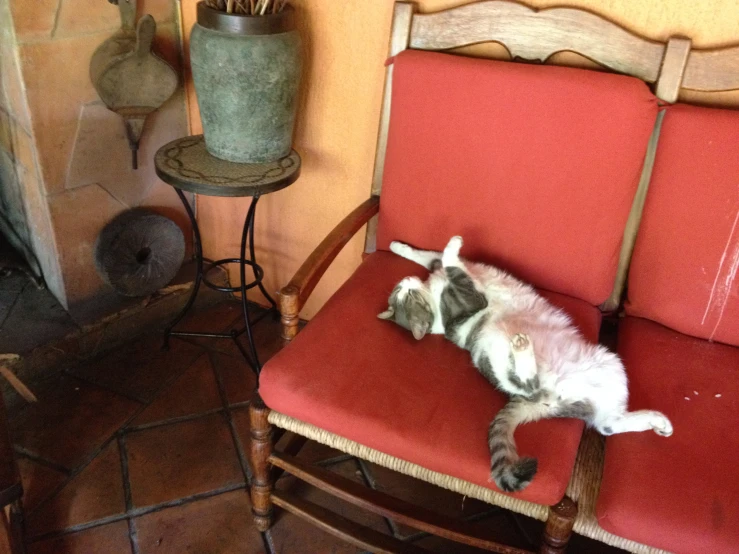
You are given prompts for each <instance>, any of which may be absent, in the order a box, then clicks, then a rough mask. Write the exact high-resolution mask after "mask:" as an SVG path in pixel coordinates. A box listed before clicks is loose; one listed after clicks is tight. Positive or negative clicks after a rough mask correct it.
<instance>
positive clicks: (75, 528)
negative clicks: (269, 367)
mask: <svg viewBox="0 0 739 554" xmlns="http://www.w3.org/2000/svg"><path fill="white" fill-rule="evenodd" d="M240 489H241V490H244V489H245V485H244V484H243V483H239V484H236V485H226V486H225V487H221V488H220V489H214V490H211V491H207V492H200V493H197V494H193V495H191V496H186V497H184V498H177V499H175V500H168V501H166V502H162V503H160V504H153V505H151V506H144V507H141V508H132V509H131V510H130V511H129V512H127V513H123V514H117V515H114V516H108V517H104V518H101V519H96V520H94V521H88V522H85V523H80V524H77V525H72V526H71V527H67V528H66V529H61V530H59V531H49V532H47V533H42V534H40V535H36V536H35V537H31V538H30V539H29V540H28V542H29V543H35V542H40V541H45V540H48V539H55V538H57V537H61V536H63V535H70V534H72V533H77V532H80V531H86V530H88V529H92V528H94V527H100V526H102V525H107V524H109V523H116V522H118V521H123V520H126V519H133V518H137V517H141V516H145V515H148V514H152V513H155V512H160V511H162V510H166V509H167V508H176V507H177V506H185V505H187V504H192V503H193V502H197V501H199V500H206V499H208V498H212V497H214V496H219V495H221V494H226V493H229V492H233V491H236V490H240Z"/></svg>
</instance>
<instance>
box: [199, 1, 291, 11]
mask: <svg viewBox="0 0 739 554" xmlns="http://www.w3.org/2000/svg"><path fill="white" fill-rule="evenodd" d="M205 5H206V6H208V7H209V8H213V9H214V10H219V11H222V12H226V13H237V14H240V15H268V14H271V13H279V12H281V11H282V10H284V9H285V6H286V5H287V0H205Z"/></svg>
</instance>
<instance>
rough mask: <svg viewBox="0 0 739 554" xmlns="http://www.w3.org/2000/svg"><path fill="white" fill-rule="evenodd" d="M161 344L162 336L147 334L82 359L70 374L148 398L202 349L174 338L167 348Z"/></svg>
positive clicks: (144, 398) (150, 398)
mask: <svg viewBox="0 0 739 554" xmlns="http://www.w3.org/2000/svg"><path fill="white" fill-rule="evenodd" d="M161 347H162V335H161V334H160V333H159V332H156V333H154V334H148V335H147V336H145V337H142V338H140V339H138V340H136V341H135V342H133V343H130V344H127V345H125V346H122V347H121V348H119V349H117V350H114V351H113V352H110V353H107V354H105V355H103V356H101V357H99V358H95V359H93V360H90V361H87V362H85V363H84V364H82V365H80V366H78V367H76V368H74V369H73V370H72V371H71V373H72V374H74V375H78V376H80V377H81V378H84V379H87V380H89V381H92V382H94V383H99V384H100V385H103V386H106V387H109V388H111V389H112V390H115V391H120V392H121V393H123V394H127V395H129V396H131V397H133V398H137V399H140V400H142V401H150V400H152V399H153V398H154V396H155V395H156V393H157V391H159V389H160V388H161V387H162V386H163V385H164V384H165V383H166V382H167V381H169V380H171V379H173V378H175V376H177V375H179V374H180V373H181V372H182V371H183V370H184V369H185V368H186V367H188V366H189V365H190V364H192V363H193V362H194V361H195V359H196V358H197V357H198V356H200V355H202V354H203V352H204V351H203V349H202V348H201V347H199V346H196V345H194V344H191V343H189V342H185V341H181V340H176V339H172V340H171V341H170V348H169V350H162V348H161Z"/></svg>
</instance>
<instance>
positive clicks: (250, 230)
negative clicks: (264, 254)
mask: <svg viewBox="0 0 739 554" xmlns="http://www.w3.org/2000/svg"><path fill="white" fill-rule="evenodd" d="M258 201H259V196H258V195H256V196H254V197H253V198H252V200H251V205H250V206H249V211H247V212H246V219H245V220H244V229H243V230H242V232H241V260H240V262H239V278H240V279H241V307H242V308H243V310H244V325H246V336H247V338H248V340H249V349H250V350H251V362H252V368H253V369H254V371H255V372H256V374H257V377H258V376H259V373H260V372H261V370H262V364H260V363H259V356H258V355H257V347H256V345H255V344H254V334H253V333H252V330H251V320H250V319H249V302H248V300H247V298H246V265H247V264H246V241H247V238H248V237H251V241H250V245H249V247H250V250H249V252H250V255H251V256H252V259H251V260H250V261H251V263H252V264H254V265H253V266H252V267H253V268H254V278H255V279H256V280H257V281H258V282H259V288H260V289H262V283H261V275H259V272H260V271H261V269H260V268H259V266H258V265H257V264H256V262H255V261H254V214H255V213H256V209H257V202H258ZM262 290H264V289H262ZM234 341H236V345H237V346H238V347H239V349H240V350H241V351H242V353H244V349H243V347H242V346H241V343H240V342H239V340H238V338H236V336H234ZM247 359H249V358H248V357H247Z"/></svg>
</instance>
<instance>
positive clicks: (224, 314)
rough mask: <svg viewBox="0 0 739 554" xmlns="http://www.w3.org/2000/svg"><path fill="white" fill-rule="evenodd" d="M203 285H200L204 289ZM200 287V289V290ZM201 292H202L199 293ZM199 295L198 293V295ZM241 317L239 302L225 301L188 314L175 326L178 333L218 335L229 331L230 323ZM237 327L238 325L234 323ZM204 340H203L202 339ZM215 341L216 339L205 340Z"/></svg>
mask: <svg viewBox="0 0 739 554" xmlns="http://www.w3.org/2000/svg"><path fill="white" fill-rule="evenodd" d="M204 286H205V285H202V287H204ZM202 287H201V288H202ZM201 292H202V291H201ZM198 294H200V293H198ZM240 317H243V315H242V311H241V302H237V301H234V300H227V301H225V302H220V303H218V304H216V305H215V306H213V307H212V308H208V309H205V310H198V311H195V312H191V313H190V314H188V316H187V318H185V320H184V321H182V322H180V323H179V324H178V325H177V330H178V331H190V332H199V331H203V332H207V333H220V332H222V331H225V330H226V329H230V328H231V325H232V323H234V322H235V321H236V320H238V319H239V318H240ZM236 325H238V323H236ZM204 340H205V339H204ZM207 340H208V341H211V340H212V341H215V340H217V339H207Z"/></svg>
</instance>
